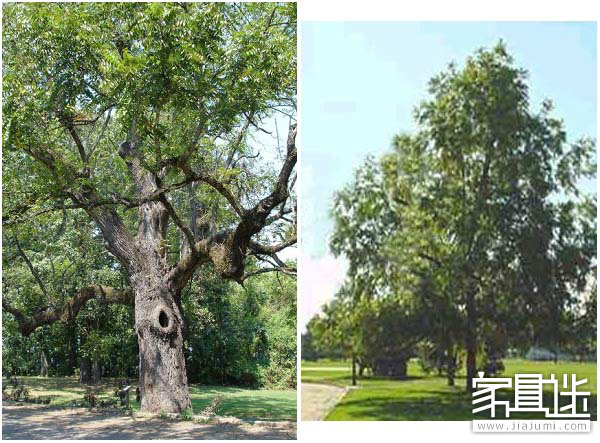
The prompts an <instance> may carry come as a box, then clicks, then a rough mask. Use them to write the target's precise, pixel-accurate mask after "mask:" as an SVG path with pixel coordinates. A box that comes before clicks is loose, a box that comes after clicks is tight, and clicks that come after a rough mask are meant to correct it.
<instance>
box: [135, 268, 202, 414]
mask: <svg viewBox="0 0 600 443" xmlns="http://www.w3.org/2000/svg"><path fill="white" fill-rule="evenodd" d="M148 271H149V270H148ZM163 276H164V273H160V272H159V271H158V270H155V271H150V274H148V277H146V276H145V275H143V276H142V275H138V276H134V278H132V283H133V286H134V291H135V325H136V331H137V334H138V343H139V349H140V352H139V356H140V387H141V396H142V404H141V409H142V410H143V411H145V412H155V413H157V412H174V413H179V412H181V411H183V410H184V409H187V408H189V407H190V405H191V403H190V397H189V393H188V384H187V374H186V369H185V359H184V355H183V334H182V328H183V318H182V315H181V311H180V309H179V307H178V304H177V302H176V299H177V298H178V294H176V291H175V289H174V288H173V287H172V285H171V284H169V283H168V282H165V281H162V280H161V278H164V277H163Z"/></svg>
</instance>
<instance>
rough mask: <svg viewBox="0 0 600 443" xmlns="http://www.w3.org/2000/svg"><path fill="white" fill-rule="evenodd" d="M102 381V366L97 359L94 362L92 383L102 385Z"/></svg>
mask: <svg viewBox="0 0 600 443" xmlns="http://www.w3.org/2000/svg"><path fill="white" fill-rule="evenodd" d="M100 380H102V364H101V362H100V360H99V359H97V358H95V359H94V360H93V361H92V382H93V383H100Z"/></svg>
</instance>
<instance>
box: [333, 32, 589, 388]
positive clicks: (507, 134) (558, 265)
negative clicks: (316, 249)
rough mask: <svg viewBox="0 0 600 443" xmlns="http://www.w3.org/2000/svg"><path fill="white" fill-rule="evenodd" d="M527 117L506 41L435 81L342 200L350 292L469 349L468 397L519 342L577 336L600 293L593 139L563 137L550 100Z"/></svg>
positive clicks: (420, 333)
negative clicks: (587, 187) (393, 307)
mask: <svg viewBox="0 0 600 443" xmlns="http://www.w3.org/2000/svg"><path fill="white" fill-rule="evenodd" d="M531 108H532V106H531V103H530V99H529V89H528V79H527V72H526V71H525V70H524V69H521V68H519V67H516V66H515V64H514V61H513V59H512V57H511V56H510V54H509V53H508V52H507V50H506V47H505V46H504V44H503V43H499V44H498V45H496V46H495V47H493V48H490V49H481V50H479V51H477V52H476V53H475V54H474V55H472V56H470V57H468V58H467V60H466V62H465V63H464V65H462V66H458V65H457V64H454V63H452V64H450V65H449V66H448V68H447V69H446V70H444V71H443V72H441V73H440V74H439V75H437V76H435V77H434V78H433V79H431V81H430V83H429V98H428V99H426V100H425V101H423V102H422V103H421V104H419V106H417V108H416V109H415V119H416V123H417V129H416V131H415V132H414V133H411V134H408V133H404V134H401V135H398V136H397V137H395V139H394V140H393V143H392V145H393V149H392V152H389V153H387V154H386V155H384V156H383V157H382V158H381V159H380V160H375V159H372V158H368V159H367V160H366V161H365V163H364V164H363V166H362V167H361V168H359V169H358V170H357V171H356V174H355V177H354V180H353V181H352V182H351V183H350V184H348V185H347V186H346V187H345V188H344V189H342V190H340V191H339V192H338V193H337V194H336V196H335V199H334V206H333V212H332V215H333V220H334V232H333V235H332V238H331V249H332V251H333V252H334V254H336V255H343V256H345V257H346V258H347V259H348V261H349V271H348V277H347V281H348V283H347V284H348V285H349V286H350V287H351V288H352V290H351V292H352V294H353V297H355V298H356V299H374V300H386V299H387V300H393V299H396V300H398V301H397V302H396V303H400V305H401V306H406V307H408V308H407V309H408V310H409V311H410V312H412V313H413V314H412V315H413V316H417V317H418V318H420V319H421V320H420V321H418V322H416V323H413V324H414V325H415V326H414V328H413V335H414V336H415V337H419V338H421V339H424V340H429V341H430V342H432V343H434V344H435V346H436V347H437V348H438V349H440V352H441V354H444V355H446V357H447V359H452V360H453V361H454V360H455V356H456V351H457V348H460V349H464V350H465V351H466V354H467V358H466V366H467V375H468V378H467V387H468V388H470V385H471V383H470V380H471V378H472V377H473V376H474V374H475V370H476V369H477V368H481V369H482V370H483V369H485V367H484V366H485V361H487V360H495V359H497V358H500V357H501V356H502V355H504V354H505V352H506V350H507V349H508V348H509V347H511V346H512V347H523V346H528V345H530V344H538V345H544V346H548V347H550V348H553V349H558V348H560V347H561V346H566V345H567V342H568V341H569V340H571V341H573V340H576V339H574V338H573V337H571V336H570V335H569V334H570V333H568V332H566V331H571V332H572V329H570V327H567V326H566V325H569V324H572V321H573V313H574V312H576V311H579V313H580V314H581V313H582V312H583V311H585V310H583V311H582V310H580V309H579V308H576V306H580V305H581V303H585V300H586V299H588V298H589V294H590V293H591V290H592V289H591V288H592V287H595V283H594V281H595V269H596V257H595V251H596V226H595V214H596V203H595V194H590V193H586V192H585V191H584V190H583V188H582V186H581V182H582V180H583V179H589V178H594V177H595V171H596V164H595V141H594V140H592V139H590V138H582V139H579V140H570V139H568V138H567V133H566V130H565V128H564V125H563V123H562V120H561V119H559V118H557V117H555V116H554V115H553V106H552V103H551V101H550V100H545V101H544V102H543V103H542V104H541V109H539V110H537V111H534V110H532V109H531ZM594 290H595V289H594ZM357 306H363V305H361V304H358V305H357ZM588 307H589V306H588ZM386 309H388V310H389V307H388V308H386ZM411 319H414V317H411V316H409V317H408V318H406V322H407V324H411V322H412V321H413V320H411ZM397 340H398V341H403V340H405V339H403V338H402V334H399V335H398V336H397ZM413 352H414V351H413ZM479 355H483V357H482V358H479V357H478V356H479ZM445 364H446V365H447V362H446V363H445ZM449 381H450V380H449Z"/></svg>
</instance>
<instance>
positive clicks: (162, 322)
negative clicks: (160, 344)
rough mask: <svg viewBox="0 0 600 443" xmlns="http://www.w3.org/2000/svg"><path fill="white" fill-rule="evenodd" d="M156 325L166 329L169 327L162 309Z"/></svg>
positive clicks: (167, 318) (167, 317)
mask: <svg viewBox="0 0 600 443" xmlns="http://www.w3.org/2000/svg"><path fill="white" fill-rule="evenodd" d="M158 323H159V324H160V326H161V327H162V328H165V329H166V328H168V327H169V316H168V315H167V313H166V312H165V311H163V310H162V309H161V310H160V314H158Z"/></svg>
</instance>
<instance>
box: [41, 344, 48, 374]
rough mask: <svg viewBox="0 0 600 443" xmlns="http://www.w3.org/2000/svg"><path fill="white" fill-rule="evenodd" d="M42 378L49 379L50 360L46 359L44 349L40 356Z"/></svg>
mask: <svg viewBox="0 0 600 443" xmlns="http://www.w3.org/2000/svg"><path fill="white" fill-rule="evenodd" d="M40 376H42V377H48V359H47V358H46V352H45V351H44V350H43V349H42V354H41V356H40Z"/></svg>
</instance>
